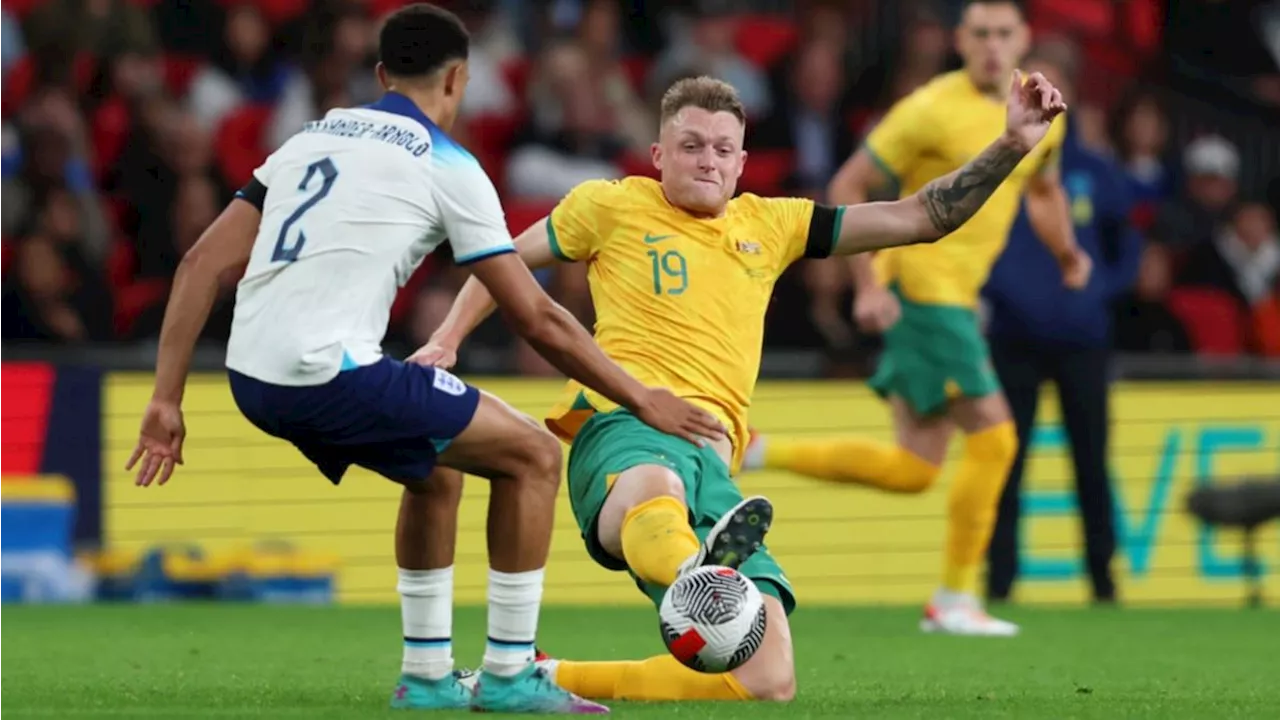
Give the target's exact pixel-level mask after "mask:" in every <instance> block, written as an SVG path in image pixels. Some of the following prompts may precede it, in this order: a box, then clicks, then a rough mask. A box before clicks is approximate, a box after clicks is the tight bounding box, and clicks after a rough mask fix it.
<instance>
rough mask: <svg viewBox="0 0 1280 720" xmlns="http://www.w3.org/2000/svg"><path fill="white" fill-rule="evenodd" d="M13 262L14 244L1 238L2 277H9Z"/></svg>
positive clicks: (0, 275)
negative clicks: (10, 264)
mask: <svg viewBox="0 0 1280 720" xmlns="http://www.w3.org/2000/svg"><path fill="white" fill-rule="evenodd" d="M12 260H13V243H11V242H9V238H0V277H8V276H9V263H10V262H11V261H12Z"/></svg>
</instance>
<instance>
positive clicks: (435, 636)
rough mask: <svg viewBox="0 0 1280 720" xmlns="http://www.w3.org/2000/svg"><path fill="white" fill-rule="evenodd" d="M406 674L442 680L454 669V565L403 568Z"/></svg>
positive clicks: (399, 588)
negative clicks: (438, 568)
mask: <svg viewBox="0 0 1280 720" xmlns="http://www.w3.org/2000/svg"><path fill="white" fill-rule="evenodd" d="M396 591H397V592H399V593H400V618H401V620H402V621H403V625H404V664H403V665H402V666H401V672H403V673H404V674H405V675H412V676H414V677H421V678H426V679H428V680H439V679H440V678H443V677H445V676H447V675H448V674H449V673H451V672H453V637H452V636H453V568H452V567H447V568H443V569H441V570H405V569H404V568H400V581H399V582H397V583H396Z"/></svg>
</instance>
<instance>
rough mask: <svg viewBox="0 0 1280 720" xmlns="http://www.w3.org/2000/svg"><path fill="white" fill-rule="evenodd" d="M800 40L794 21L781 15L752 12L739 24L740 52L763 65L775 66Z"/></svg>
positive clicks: (764, 66)
mask: <svg viewBox="0 0 1280 720" xmlns="http://www.w3.org/2000/svg"><path fill="white" fill-rule="evenodd" d="M799 39H800V34H799V31H798V30H797V29H796V26H795V25H794V24H793V23H792V22H791V20H789V19H787V18H785V17H782V16H778V15H748V16H746V17H744V18H742V20H741V21H740V22H739V23H738V31H737V37H736V38H735V44H736V45H737V48H738V53H739V54H741V55H742V56H743V57H744V58H746V59H747V61H748V62H751V63H753V64H755V65H756V66H758V67H760V68H769V67H772V66H773V64H774V63H776V62H778V60H780V59H782V56H784V55H786V54H787V53H789V52H791V49H792V48H793V47H795V45H796V42H797V41H798V40H799Z"/></svg>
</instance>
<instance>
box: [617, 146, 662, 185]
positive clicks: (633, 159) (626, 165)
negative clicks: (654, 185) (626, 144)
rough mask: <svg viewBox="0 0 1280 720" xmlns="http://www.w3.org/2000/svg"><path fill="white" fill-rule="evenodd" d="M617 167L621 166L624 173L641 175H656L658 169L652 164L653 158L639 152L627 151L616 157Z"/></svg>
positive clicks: (654, 176)
mask: <svg viewBox="0 0 1280 720" xmlns="http://www.w3.org/2000/svg"><path fill="white" fill-rule="evenodd" d="M618 167H620V168H622V172H623V174H624V175H639V176H641V177H651V178H656V177H658V169H657V168H655V167H654V166H653V158H651V157H649V156H648V155H646V154H644V153H640V152H635V151H632V152H627V153H624V154H623V156H622V157H620V158H618Z"/></svg>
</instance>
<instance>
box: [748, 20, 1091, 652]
mask: <svg viewBox="0 0 1280 720" xmlns="http://www.w3.org/2000/svg"><path fill="white" fill-rule="evenodd" d="M1029 38H1030V32H1029V29H1028V28H1027V26H1026V23H1025V22H1024V19H1023V16H1022V13H1021V11H1020V9H1019V7H1018V5H1017V4H1016V3H1014V2H1012V0H971V1H970V2H969V3H968V4H967V6H966V7H965V10H964V14H963V17H962V20H961V24H960V27H959V28H958V29H957V30H956V41H957V48H958V50H959V52H960V54H961V56H962V57H963V58H964V68H963V69H962V70H959V71H956V72H952V73H948V74H945V75H941V76H939V77H937V78H935V79H934V80H933V81H931V82H930V83H929V84H927V85H925V86H924V87H922V88H920V89H919V90H917V91H915V92H914V93H913V94H911V95H910V96H908V97H907V98H905V99H903V100H902V101H900V102H899V103H898V104H897V105H896V106H894V107H893V108H892V109H891V110H890V111H889V113H888V114H887V115H886V116H885V118H884V119H883V120H882V121H881V122H880V124H879V125H878V126H877V127H876V128H875V129H874V130H873V131H872V133H871V134H870V135H869V136H868V137H867V140H866V144H865V145H864V147H863V148H862V149H860V150H859V151H858V152H857V153H856V154H855V155H854V156H853V157H852V158H851V159H850V160H849V161H848V162H847V163H846V164H845V166H844V167H843V168H841V170H840V172H839V173H838V174H837V176H836V178H835V179H834V180H833V181H832V183H831V187H830V189H829V195H830V199H831V201H832V202H839V203H860V202H864V201H866V199H867V197H868V195H869V194H872V193H874V192H876V191H883V190H886V189H889V188H893V189H897V190H900V192H901V196H902V197H911V196H912V195H913V194H915V193H916V192H918V191H919V190H920V188H921V187H924V186H926V183H929V181H931V180H933V179H934V178H937V177H940V176H942V175H945V174H946V173H949V172H952V171H953V170H955V169H956V168H958V167H960V166H961V165H962V164H964V163H965V162H966V161H967V160H968V159H969V158H971V157H973V156H974V155H976V154H977V153H978V152H980V151H981V150H982V148H983V147H985V146H986V145H987V144H988V143H990V142H991V141H992V139H994V138H996V137H999V136H1000V133H1001V132H1002V131H1003V128H1004V122H1003V113H1004V110H1003V108H1004V98H1005V96H1006V94H1007V92H1008V90H1009V77H1010V76H1011V75H1013V74H1014V73H1015V70H1014V68H1015V67H1016V65H1017V63H1018V62H1019V60H1020V59H1021V58H1022V57H1023V56H1024V55H1025V53H1026V51H1027V48H1028V42H1029ZM1063 134H1064V129H1063V124H1062V122H1056V123H1054V124H1053V127H1052V128H1050V129H1049V132H1048V136H1047V137H1046V138H1045V141H1044V142H1042V143H1041V144H1040V146H1039V147H1037V148H1036V149H1035V151H1033V152H1032V154H1031V157H1029V158H1028V159H1027V161H1026V162H1023V163H1022V164H1020V165H1019V166H1018V168H1017V169H1016V170H1015V171H1014V172H1013V173H1012V174H1011V175H1010V176H1009V178H1008V180H1006V181H1005V182H1004V183H1003V184H1002V185H1001V186H1000V187H999V189H997V190H996V191H995V193H994V194H992V196H991V200H990V201H989V202H987V204H986V205H985V206H983V208H982V210H981V211H979V212H978V213H977V214H976V215H975V216H974V217H973V219H971V220H970V221H968V222H967V223H965V224H964V226H963V227H961V228H960V229H959V230H957V231H956V232H954V233H952V234H951V235H950V236H948V237H947V239H946V241H945V242H941V243H938V244H936V245H931V246H917V247H904V248H897V249H892V250H886V251H883V252H880V253H876V254H875V256H874V265H873V260H872V256H871V255H862V256H859V257H856V258H853V259H852V263H853V272H854V281H855V283H856V286H857V301H856V304H855V315H856V319H857V322H858V324H859V326H861V327H862V328H863V329H864V330H867V331H872V332H883V333H884V336H885V337H884V339H885V349H884V354H883V355H882V357H881V359H880V365H879V367H878V368H877V371H876V373H875V375H874V377H872V379H871V383H870V384H871V386H872V388H874V389H875V390H876V391H877V392H878V393H880V394H881V395H882V396H885V397H888V398H890V401H891V404H892V410H893V423H894V428H895V430H896V433H897V444H886V443H881V442H878V441H874V440H870V439H866V438H860V437H850V438H841V439H836V440H804V441H790V440H783V439H779V438H769V439H765V438H756V439H755V441H754V442H753V444H752V447H751V449H750V451H749V453H748V454H749V457H748V459H747V462H746V465H747V467H748V468H754V467H759V466H761V465H764V466H767V467H770V468H777V469H786V470H791V471H793V472H797V473H800V474H803V475H808V476H811V477H815V478H820V479H824V480H833V481H837V482H852V483H860V484H864V485H869V486H872V487H876V488H881V489H884V490H889V491H893V492H902V493H918V492H922V491H924V490H926V489H928V488H929V487H930V486H931V485H932V484H933V483H934V481H935V480H937V478H938V475H939V473H940V471H941V466H942V462H943V459H944V458H945V457H946V453H947V445H948V444H949V442H950V440H951V435H952V433H953V431H954V428H955V427H959V428H960V430H961V431H962V432H963V433H964V434H965V442H964V454H963V459H962V460H961V461H960V466H959V468H958V471H957V472H956V475H955V479H954V481H953V483H952V486H951V493H950V499H949V500H948V510H947V511H948V532H947V539H946V547H945V551H944V555H945V559H944V568H943V576H942V583H941V588H940V589H939V590H938V591H937V592H936V593H935V594H934V597H933V598H932V600H931V601H930V602H929V604H928V606H927V607H926V609H925V616H924V618H923V619H922V620H921V627H922V629H924V630H926V631H940V632H950V633H958V634H972V635H1012V634H1015V633H1017V631H1018V628H1017V626H1016V625H1013V624H1012V623H1008V622H1005V621H1002V620H997V619H994V618H992V617H990V616H989V615H987V614H986V613H985V612H983V610H982V607H981V605H980V603H979V601H978V598H977V594H976V593H977V582H978V578H977V575H978V569H979V567H980V563H981V562H982V558H983V554H984V552H985V550H986V546H987V543H988V541H989V539H990V536H991V530H992V528H993V527H994V524H995V515H996V507H997V504H998V502H999V498H1000V491H1001V488H1002V487H1003V485H1004V481H1005V478H1006V477H1007V475H1008V471H1009V466H1010V465H1011V464H1012V462H1013V458H1014V455H1015V453H1016V451H1017V442H1018V438H1017V434H1016V432H1015V430H1014V426H1013V421H1012V419H1011V416H1010V413H1009V408H1008V405H1007V404H1006V403H1005V399H1004V395H1003V393H1002V392H1001V390H1000V386H999V384H998V382H997V380H996V377H995V372H994V370H993V369H992V366H991V361H990V357H989V353H988V350H987V345H986V341H985V340H984V339H983V337H982V334H981V332H980V329H979V326H978V319H977V315H976V312H975V310H976V305H977V301H978V292H979V290H980V289H981V287H982V284H983V283H984V282H985V281H986V278H987V273H988V272H989V271H990V269H991V266H992V265H993V264H994V263H995V261H996V258H997V257H998V256H999V255H1000V252H1001V250H1002V249H1003V247H1004V243H1005V240H1006V238H1007V235H1008V233H1009V228H1010V226H1011V225H1012V224H1013V220H1014V218H1015V216H1016V215H1017V212H1018V205H1019V202H1020V201H1021V199H1022V195H1023V191H1024V189H1025V190H1026V198H1027V207H1028V213H1029V215H1030V218H1031V220H1032V223H1033V224H1034V226H1035V229H1036V232H1037V233H1038V234H1039V235H1040V237H1041V239H1042V240H1043V241H1044V243H1045V245H1047V246H1048V248H1049V250H1050V251H1051V252H1052V253H1053V254H1054V255H1055V257H1057V259H1058V262H1059V264H1060V265H1061V267H1062V271H1063V277H1064V279H1065V282H1066V283H1067V284H1068V285H1070V286H1072V287H1082V286H1084V284H1085V282H1086V281H1087V280H1088V277H1089V271H1090V265H1089V258H1088V255H1086V254H1085V253H1083V252H1082V251H1081V250H1080V249H1079V247H1078V246H1077V245H1076V242H1075V236H1074V233H1073V231H1072V225H1071V220H1070V215H1069V212H1068V208H1067V201H1066V196H1065V195H1064V194H1063V191H1062V188H1061V186H1060V185H1059V178H1058V166H1057V163H1056V160H1057V154H1058V150H1059V148H1060V146H1061V143H1062V138H1063Z"/></svg>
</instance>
